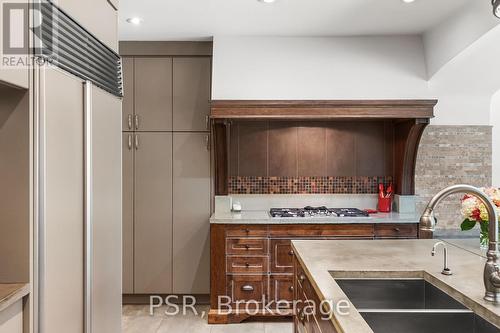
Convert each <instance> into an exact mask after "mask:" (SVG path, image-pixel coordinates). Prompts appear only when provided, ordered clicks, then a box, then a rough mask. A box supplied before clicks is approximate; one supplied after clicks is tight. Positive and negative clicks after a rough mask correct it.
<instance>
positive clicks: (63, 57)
mask: <svg viewBox="0 0 500 333" xmlns="http://www.w3.org/2000/svg"><path fill="white" fill-rule="evenodd" d="M34 6H35V9H37V10H38V12H39V13H41V19H42V21H41V25H40V26H38V27H37V28H36V30H35V34H36V35H37V36H38V38H39V40H40V41H41V44H42V45H41V47H38V48H35V55H36V56H38V57H41V58H43V59H44V61H47V62H49V63H51V64H52V65H55V66H57V67H60V68H62V69H64V70H65V71H67V72H69V73H71V74H73V75H76V76H78V77H81V78H82V79H84V80H89V81H92V82H93V83H94V84H95V85H97V86H98V87H100V88H102V89H104V90H106V91H108V92H110V93H112V94H113V95H116V96H119V97H121V96H123V83H122V68H121V59H120V56H119V55H118V54H116V53H115V52H114V51H113V50H112V49H110V48H109V47H108V46H106V45H105V44H104V43H102V42H101V41H99V40H98V39H97V38H96V37H94V36H93V35H92V34H91V33H89V32H88V31H87V30H85V29H84V28H83V27H82V26H80V25H79V24H78V23H77V22H76V21H75V20H73V19H72V18H71V17H70V16H68V15H67V14H66V13H65V12H64V11H62V10H61V9H59V8H58V7H57V6H55V5H54V4H52V3H51V2H41V3H37V4H34ZM34 12H37V11H34Z"/></svg>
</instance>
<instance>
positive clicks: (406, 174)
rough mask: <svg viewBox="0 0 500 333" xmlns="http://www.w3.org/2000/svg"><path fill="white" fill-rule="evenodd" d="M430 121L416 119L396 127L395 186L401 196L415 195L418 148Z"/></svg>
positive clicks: (398, 124)
mask: <svg viewBox="0 0 500 333" xmlns="http://www.w3.org/2000/svg"><path fill="white" fill-rule="evenodd" d="M428 124H429V120H428V119H415V120H406V121H403V122H399V123H397V124H396V125H395V129H394V131H395V133H394V134H395V146H394V152H395V156H394V158H395V170H394V171H395V185H396V193H397V194H399V195H414V194H415V165H416V162H417V154H418V147H419V144H420V139H421V138H422V134H423V133H424V130H425V128H426V127H427V125H428Z"/></svg>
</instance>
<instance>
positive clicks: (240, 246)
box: [226, 238, 269, 256]
mask: <svg viewBox="0 0 500 333" xmlns="http://www.w3.org/2000/svg"><path fill="white" fill-rule="evenodd" d="M268 244H269V240H268V239H267V238H228V239H226V254H233V255H254V256H255V255H267V253H268Z"/></svg>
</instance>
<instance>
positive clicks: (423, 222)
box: [420, 185, 500, 303]
mask: <svg viewBox="0 0 500 333" xmlns="http://www.w3.org/2000/svg"><path fill="white" fill-rule="evenodd" d="M456 193H467V194H470V195H473V196H475V197H477V198H478V199H479V200H480V201H481V202H482V203H483V204H484V205H485V206H486V210H487V212H488V219H489V230H488V236H489V239H490V242H489V246H488V252H487V258H488V259H487V261H486V264H485V266H484V274H483V280H484V288H485V289H486V293H485V296H484V299H485V300H487V301H489V302H495V303H498V302H499V301H500V267H499V255H500V253H499V252H498V213H497V211H496V208H495V205H494V204H493V202H491V200H490V198H488V196H486V194H484V193H483V192H482V191H481V190H480V189H478V188H477V187H474V186H470V185H454V186H450V187H447V188H445V189H444V190H442V191H440V192H439V193H438V194H436V195H435V196H434V197H433V198H432V199H431V201H430V202H429V204H428V205H427V208H425V211H424V213H423V214H422V217H420V230H421V231H431V232H432V231H434V229H435V226H436V218H435V217H434V208H435V207H436V206H437V204H439V203H440V202H441V200H443V199H444V198H446V197H448V196H450V195H452V194H456Z"/></svg>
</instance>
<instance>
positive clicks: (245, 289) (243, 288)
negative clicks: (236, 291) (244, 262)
mask: <svg viewBox="0 0 500 333" xmlns="http://www.w3.org/2000/svg"><path fill="white" fill-rule="evenodd" d="M241 290H243V291H248V292H251V291H254V288H253V286H251V285H248V284H247V285H244V286H243V287H241Z"/></svg>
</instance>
